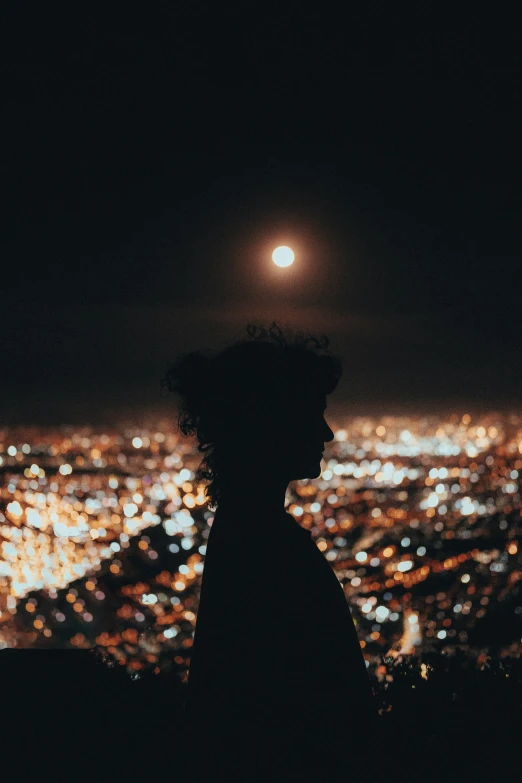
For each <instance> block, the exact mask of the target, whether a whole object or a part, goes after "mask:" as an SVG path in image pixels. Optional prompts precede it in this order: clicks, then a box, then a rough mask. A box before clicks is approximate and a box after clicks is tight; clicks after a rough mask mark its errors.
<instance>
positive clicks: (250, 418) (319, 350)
mask: <svg viewBox="0 0 522 783" xmlns="http://www.w3.org/2000/svg"><path fill="white" fill-rule="evenodd" d="M248 332H249V335H250V339H248V340H245V341H240V342H237V343H235V344H232V345H230V346H228V347H227V348H225V349H224V350H223V351H222V352H221V353H219V354H217V355H215V356H213V357H211V358H209V357H206V356H204V355H202V354H201V353H200V352H195V353H193V354H189V355H187V356H185V357H183V358H181V359H180V360H178V362H177V364H176V365H175V366H174V367H173V368H172V370H170V372H169V373H168V374H167V382H168V384H169V388H170V389H171V390H172V391H176V392H177V393H178V394H179V395H180V398H181V407H180V413H179V424H180V430H181V431H182V433H183V434H184V435H188V434H195V435H196V436H197V439H198V441H199V450H200V451H202V452H203V453H204V454H205V457H204V459H203V462H202V465H201V467H200V471H199V478H205V479H207V480H210V483H209V485H208V487H207V494H208V496H209V499H210V501H211V505H212V507H214V508H216V509H217V510H216V512H215V515H214V521H213V523H212V526H211V530H210V534H209V537H208V541H207V550H206V555H205V566H204V573H203V577H202V586H201V596H200V605H199V612H198V617H197V623H196V631H195V636H194V645H193V648H192V656H191V664H190V670H189V680H188V699H187V704H186V715H187V725H188V727H189V734H190V735H191V736H192V738H193V742H194V747H193V748H192V750H191V753H192V760H193V762H194V763H196V764H197V765H198V770H199V774H200V777H201V779H206V780H216V781H217V780H220V779H223V780H236V779H237V780H245V781H246V780H266V781H270V780H274V781H277V780H285V781H294V780H295V781H298V780H305V779H306V780H308V779H310V780H317V781H323V780H324V781H327V780H352V779H353V780H359V781H360V780H364V779H366V778H365V777H364V775H361V773H360V771H359V764H360V762H361V761H362V765H361V768H362V769H363V770H364V769H366V770H367V769H368V757H367V755H366V751H365V750H364V745H365V742H366V741H367V740H369V739H370V736H371V735H373V729H372V709H371V706H370V704H371V689H370V684H369V679H368V676H367V673H366V667H365V663H364V659H363V656H362V653H361V648H360V645H359V641H358V638H357V634H356V631H355V627H354V624H353V620H352V617H351V614H350V610H349V607H348V604H347V601H346V598H345V595H344V592H343V589H342V586H341V585H340V583H339V581H338V579H337V577H336V575H335V573H334V571H333V570H332V568H331V566H330V565H329V563H328V562H327V560H326V559H325V557H324V555H323V554H322V553H321V552H320V551H319V549H318V548H317V546H316V544H315V543H314V541H313V540H312V538H311V535H310V531H309V530H307V529H306V528H304V527H301V525H299V523H298V522H297V521H296V520H295V519H294V517H293V516H291V515H290V514H289V513H288V512H287V511H285V505H284V504H285V493H286V489H287V485H288V483H289V482H290V481H293V480H296V479H309V478H317V477H318V476H319V475H320V472H321V466H320V463H321V458H322V454H323V451H324V445H325V443H326V442H328V441H331V440H332V439H333V433H332V430H331V429H330V427H329V426H328V424H327V423H326V421H325V418H324V412H325V408H326V397H327V395H328V394H329V393H331V392H332V391H333V389H334V388H335V387H336V385H337V383H338V380H339V378H340V375H341V372H342V371H341V367H340V363H339V361H338V360H337V359H336V358H335V357H333V356H331V355H330V354H328V353H327V352H326V348H327V346H328V340H327V339H326V338H322V342H321V341H318V340H316V339H314V338H312V337H307V336H303V335H298V336H297V337H296V336H293V338H292V340H288V339H287V338H285V337H284V335H283V333H282V332H281V330H280V329H279V327H278V326H277V325H276V324H273V325H272V327H270V328H269V329H265V328H263V327H248ZM298 488H299V487H298ZM302 489H303V490H304V492H303V499H302V503H303V505H304V504H305V503H306V502H307V498H308V497H310V496H308V495H306V490H307V487H306V485H304V486H303V487H302ZM372 738H373V739H374V737H372ZM191 764H192V762H191ZM222 776H223V777H222Z"/></svg>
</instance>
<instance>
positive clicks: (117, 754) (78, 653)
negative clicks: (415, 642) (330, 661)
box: [0, 649, 522, 783]
mask: <svg viewBox="0 0 522 783" xmlns="http://www.w3.org/2000/svg"><path fill="white" fill-rule="evenodd" d="M0 678H1V695H2V705H3V716H4V720H3V725H2V746H3V748H4V759H7V758H8V759H9V766H10V767H11V769H12V770H13V775H14V777H16V779H18V780H24V781H25V780H34V781H40V780H44V779H48V778H49V777H50V776H51V775H52V779H53V780H96V781H106V780H107V781H110V780H114V781H116V780H117V781H134V780H136V781H138V780H140V781H143V780H158V781H159V780H161V779H163V778H167V777H168V779H170V780H172V781H190V780H195V778H194V774H193V766H194V757H193V754H194V753H195V752H198V753H204V752H205V749H206V748H207V747H208V746H209V742H208V737H209V733H210V732H213V734H214V735H215V736H218V738H219V726H212V727H209V726H201V727H200V732H199V735H198V736H195V737H192V738H189V737H187V736H186V734H185V731H184V718H183V710H182V705H183V699H184V686H183V685H182V684H181V683H180V682H179V679H177V678H176V677H174V676H172V677H169V676H167V675H165V674H159V675H154V674H153V673H152V672H147V673H145V674H144V675H140V677H139V678H137V679H135V680H133V679H131V677H130V676H129V675H128V674H127V672H126V670H125V669H124V667H122V666H118V665H113V666H112V667H109V666H108V665H107V664H106V663H104V662H103V661H102V660H101V659H100V657H98V656H97V655H95V654H94V652H93V651H91V650H30V649H22V650H14V649H6V650H3V651H1V652H0ZM373 698H374V704H375V710H376V713H377V715H378V719H377V730H376V736H375V738H374V740H373V741H372V743H371V746H372V748H373V758H372V759H369V760H368V771H369V770H370V763H371V764H372V765H373V769H374V772H372V776H373V775H375V772H377V773H378V774H379V775H380V779H381V780H382V781H383V783H385V782H386V781H391V780H393V781H394V780H401V779H402V780H403V779H404V777H405V776H407V775H410V774H411V775H415V779H417V780H437V779H440V777H441V776H444V779H445V780H451V781H453V780H454V781H458V780H462V779H463V777H464V776H465V777H466V778H468V779H473V780H476V781H481V780H487V779H493V778H496V779H497V780H501V779H507V777H504V776H507V775H508V773H509V772H510V771H511V770H513V769H516V764H517V757H518V747H519V743H520V739H521V736H520V735H521V730H520V716H521V714H522V659H520V658H511V659H508V658H504V659H496V660H495V659H485V660H483V662H482V664H481V665H478V666H477V662H476V661H472V660H471V659H470V658H469V657H466V656H464V655H460V654H457V655H454V656H451V657H449V656H446V655H440V654H438V653H434V654H431V655H424V656H423V658H422V662H421V660H420V659H419V658H416V657H405V658H403V659H402V660H399V661H397V660H392V659H387V660H384V661H383V665H382V667H381V670H380V675H379V678H378V679H374V680H373ZM189 748H192V750H189ZM324 752H325V754H327V753H328V748H325V749H324ZM349 771H350V759H349V756H348V757H347V776H348V773H349ZM252 774H253V775H254V777H253V778H252V779H256V778H255V772H253V773H252ZM368 774H369V772H368ZM276 775H277V771H274V777H273V780H274V781H275V780H279V778H278V777H277V776H276ZM13 779H14V778H13ZM347 779H349V778H348V777H347ZM370 779H372V780H373V779H374V777H370V774H369V777H368V780H370Z"/></svg>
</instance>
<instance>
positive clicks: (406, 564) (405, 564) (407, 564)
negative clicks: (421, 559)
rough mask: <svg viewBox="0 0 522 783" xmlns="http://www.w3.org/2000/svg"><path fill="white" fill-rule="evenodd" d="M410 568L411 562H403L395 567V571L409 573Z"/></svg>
mask: <svg viewBox="0 0 522 783" xmlns="http://www.w3.org/2000/svg"><path fill="white" fill-rule="evenodd" d="M412 566H413V563H412V562H411V560H403V562H402V563H399V565H398V566H397V569H398V570H399V571H409V570H410V568H411V567H412Z"/></svg>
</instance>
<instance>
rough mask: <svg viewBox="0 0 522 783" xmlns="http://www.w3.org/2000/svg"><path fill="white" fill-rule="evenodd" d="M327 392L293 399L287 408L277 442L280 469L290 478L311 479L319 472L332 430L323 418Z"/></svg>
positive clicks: (293, 479) (292, 479) (290, 479)
mask: <svg viewBox="0 0 522 783" xmlns="http://www.w3.org/2000/svg"><path fill="white" fill-rule="evenodd" d="M325 411H326V396H325V395H324V396H322V397H319V398H314V399H304V400H300V401H296V404H295V406H294V407H293V409H292V411H291V412H289V415H288V419H287V426H286V427H282V432H281V435H282V438H281V439H280V442H279V444H278V455H279V460H278V461H279V462H280V467H281V470H285V471H286V472H287V473H288V475H289V479H288V480H289V481H295V480H299V479H307V478H308V479H313V478H317V477H318V476H319V475H320V474H321V460H322V458H323V452H324V447H325V443H329V442H330V441H331V440H333V437H334V434H333V431H332V430H331V428H330V426H329V425H328V423H327V421H326V419H325Z"/></svg>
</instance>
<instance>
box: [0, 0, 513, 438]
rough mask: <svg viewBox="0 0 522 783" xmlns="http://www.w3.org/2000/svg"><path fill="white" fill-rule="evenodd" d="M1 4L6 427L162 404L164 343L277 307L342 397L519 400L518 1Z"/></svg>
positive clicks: (383, 403)
mask: <svg viewBox="0 0 522 783" xmlns="http://www.w3.org/2000/svg"><path fill="white" fill-rule="evenodd" d="M359 5H361V4H359ZM362 5H363V6H364V5H366V4H362ZM10 6H11V7H10V8H9V9H8V10H6V9H4V12H3V23H2V30H3V33H2V47H1V50H2V57H3V58H4V67H3V72H4V77H5V78H4V90H3V107H4V111H3V123H2V125H3V130H4V141H3V144H2V181H3V187H4V191H5V195H6V198H5V204H4V207H3V209H2V217H3V222H4V231H3V232H2V260H3V263H2V267H1V270H2V271H1V281H2V284H1V287H0V290H1V292H2V308H1V314H0V318H1V340H0V377H1V386H0V394H1V398H0V399H1V409H0V423H2V422H5V423H9V424H14V423H33V422H42V423H65V422H79V421H83V422H93V423H94V422H97V421H108V422H110V421H112V420H114V418H115V417H117V416H118V415H120V414H125V415H127V414H129V415H131V414H132V415H141V414H142V413H151V414H152V413H154V412H155V411H156V410H158V411H161V410H163V409H164V406H165V401H164V400H163V399H162V398H161V391H160V386H159V381H160V378H161V376H162V374H163V372H164V371H165V369H166V368H167V367H168V364H169V362H170V360H171V358H173V356H174V355H175V354H177V353H178V352H179V351H184V350H188V349H192V348H196V347H199V346H202V347H205V346H208V347H217V346H218V345H219V344H221V343H222V342H223V341H225V340H228V339H230V338H231V337H234V336H241V335H242V333H243V332H244V329H245V326H246V324H247V323H248V322H249V321H250V320H264V321H266V320H270V321H271V320H274V319H276V320H277V319H281V320H284V321H286V322H289V323H293V324H295V325H297V326H301V327H305V328H308V329H309V330H311V331H313V332H317V333H326V334H328V335H329V336H330V337H331V339H332V348H333V349H334V350H336V351H337V352H339V353H340V354H341V355H342V358H343V363H344V376H343V379H342V382H341V385H340V387H339V389H338V391H337V392H336V394H335V395H334V396H333V397H332V403H334V399H335V404H336V405H339V406H344V408H345V409H346V410H347V411H353V412H365V411H368V412H382V413H394V412H396V411H412V412H417V411H420V410H423V411H429V410H437V411H438V410H443V409H449V408H451V407H452V406H454V407H456V408H458V409H459V410H463V409H467V407H469V408H470V409H474V408H479V409H501V408H506V407H510V406H516V407H520V404H519V400H520V388H521V383H522V369H521V365H522V362H521V350H520V347H521V323H522V318H521V293H520V292H521V288H520V283H521V275H520V262H521V249H522V231H521V220H520V217H521V183H522V165H521V163H522V155H521V141H520V140H521V139H522V122H521V120H522V108H521V86H522V78H521V77H522V67H521V66H522V61H521V52H522V41H521V37H522V36H521V25H520V20H519V19H516V18H515V17H513V18H509V17H508V15H507V14H505V15H503V16H501V12H500V11H495V12H493V11H492V10H491V7H488V9H487V10H488V14H489V15H487V16H486V15H484V16H482V17H481V16H480V12H479V11H478V10H477V7H475V8H473V13H472V14H464V13H463V14H462V15H461V16H460V17H459V15H458V13H456V12H455V9H452V11H451V15H448V16H446V15H444V13H443V11H442V10H441V8H440V4H435V3H433V4H430V3H427V4H422V7H421V4H418V5H417V6H416V7H415V8H414V9H413V10H412V8H410V9H409V10H408V14H407V15H406V13H403V14H402V16H401V12H398V11H397V8H396V5H395V4H392V5H390V6H389V8H387V7H386V8H385V4H377V6H374V4H372V8H368V9H366V10H365V9H364V8H363V9H362V10H361V9H359V10H358V11H357V12H356V13H351V12H350V13H348V11H347V9H346V8H345V9H344V11H343V12H342V14H341V11H342V6H343V4H335V5H333V4H332V6H331V7H330V8H328V7H327V6H326V5H325V4H322V3H315V4H313V10H307V7H306V5H305V4H303V3H297V2H288V3H279V4H278V5H275V6H271V5H270V4H268V3H266V2H264V3H260V2H259V3H256V2H243V3H233V4H232V3H208V4H205V3H198V2H194V3H172V2H168V3H167V2H157V3H154V2H152V3H147V4H135V5H133V4H125V5H121V4H115V6H114V7H113V8H111V6H112V4H105V6H102V5H101V4H100V5H97V4H86V3H83V4H80V5H78V4H76V3H73V4H66V5H63V4H60V5H53V4H51V5H50V6H49V4H42V3H34V4H31V3H23V2H21V3H17V4H10ZM468 10H469V7H468ZM495 14H497V15H495ZM5 132H6V133H5ZM279 244H288V245H290V246H291V247H293V248H294V249H295V251H296V263H295V264H294V265H293V267H290V268H289V269H277V268H276V267H275V266H274V265H273V264H272V261H271V258H270V256H271V252H272V250H273V248H274V247H276V246H277V245H279Z"/></svg>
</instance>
